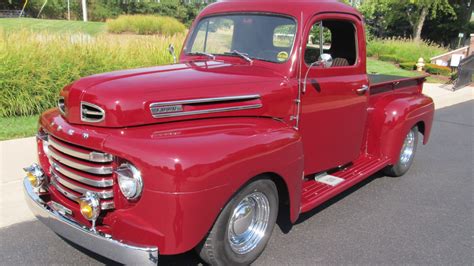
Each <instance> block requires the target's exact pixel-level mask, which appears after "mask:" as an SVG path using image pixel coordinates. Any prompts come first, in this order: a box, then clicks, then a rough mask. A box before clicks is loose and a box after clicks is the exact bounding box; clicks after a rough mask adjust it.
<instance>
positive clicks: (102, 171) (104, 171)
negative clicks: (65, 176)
mask: <svg viewBox="0 0 474 266" xmlns="http://www.w3.org/2000/svg"><path fill="white" fill-rule="evenodd" d="M49 155H50V156H51V157H53V158H54V159H55V160H57V161H58V162H60V163H63V164H65V165H67V166H69V167H72V168H74V169H78V170H81V171H84V172H88V173H91V174H99V175H109V174H112V173H113V168H112V167H110V166H100V167H92V166H86V165H83V164H80V163H76V162H73V161H71V160H69V159H67V158H65V157H63V156H62V155H60V154H58V153H57V152H56V151H55V150H54V149H50V150H49Z"/></svg>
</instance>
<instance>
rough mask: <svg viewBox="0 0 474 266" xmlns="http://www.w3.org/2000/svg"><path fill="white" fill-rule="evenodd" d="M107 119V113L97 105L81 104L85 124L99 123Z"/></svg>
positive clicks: (82, 118)
mask: <svg viewBox="0 0 474 266" xmlns="http://www.w3.org/2000/svg"><path fill="white" fill-rule="evenodd" d="M104 118H105V112H104V110H103V109H102V108H100V107H99V106H97V105H95V104H91V103H86V102H82V103H81V120H82V121H84V122H90V123H97V122H100V121H102V120H104Z"/></svg>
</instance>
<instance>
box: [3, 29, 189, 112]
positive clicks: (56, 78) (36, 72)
mask: <svg viewBox="0 0 474 266" xmlns="http://www.w3.org/2000/svg"><path fill="white" fill-rule="evenodd" d="M184 37H185V35H184V34H182V33H181V34H176V35H173V36H119V35H108V34H103V35H99V36H97V37H91V36H89V35H80V34H79V35H78V34H62V35H55V34H48V33H32V32H30V31H20V32H6V31H0V117H9V116H19V115H22V116H23V115H33V114H39V113H41V112H42V111H44V110H45V109H47V108H50V107H53V106H55V105H56V100H57V97H58V92H59V91H60V89H61V88H62V87H64V86H65V85H67V84H69V83H71V82H72V81H74V80H77V79H79V78H80V77H84V76H88V75H91V74H96V73H102V72H108V71H112V70H119V69H127V68H136V67H146V66H154V65H162V64H167V63H171V62H172V61H173V59H172V57H171V56H170V55H169V53H168V50H167V48H168V45H169V44H170V43H173V44H174V45H175V47H176V50H177V51H180V48H181V46H182V42H183V40H184Z"/></svg>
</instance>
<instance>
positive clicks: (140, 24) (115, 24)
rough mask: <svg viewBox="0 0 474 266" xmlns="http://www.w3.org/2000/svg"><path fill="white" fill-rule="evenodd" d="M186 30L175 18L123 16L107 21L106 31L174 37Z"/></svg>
mask: <svg viewBox="0 0 474 266" xmlns="http://www.w3.org/2000/svg"><path fill="white" fill-rule="evenodd" d="M185 30H186V26H184V25H183V24H182V23H181V22H179V21H178V20H177V19H175V18H171V17H162V16H153V15H124V16H119V17H118V18H116V19H110V20H107V31H108V32H110V33H135V34H142V35H152V34H162V35H168V36H170V35H174V34H178V33H183V32H184V31H185Z"/></svg>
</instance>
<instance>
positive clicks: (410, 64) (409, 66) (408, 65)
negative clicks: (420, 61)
mask: <svg viewBox="0 0 474 266" xmlns="http://www.w3.org/2000/svg"><path fill="white" fill-rule="evenodd" d="M398 66H399V67H400V68H401V69H405V70H415V69H416V63H414V62H408V63H400V64H399V65H398Z"/></svg>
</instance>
